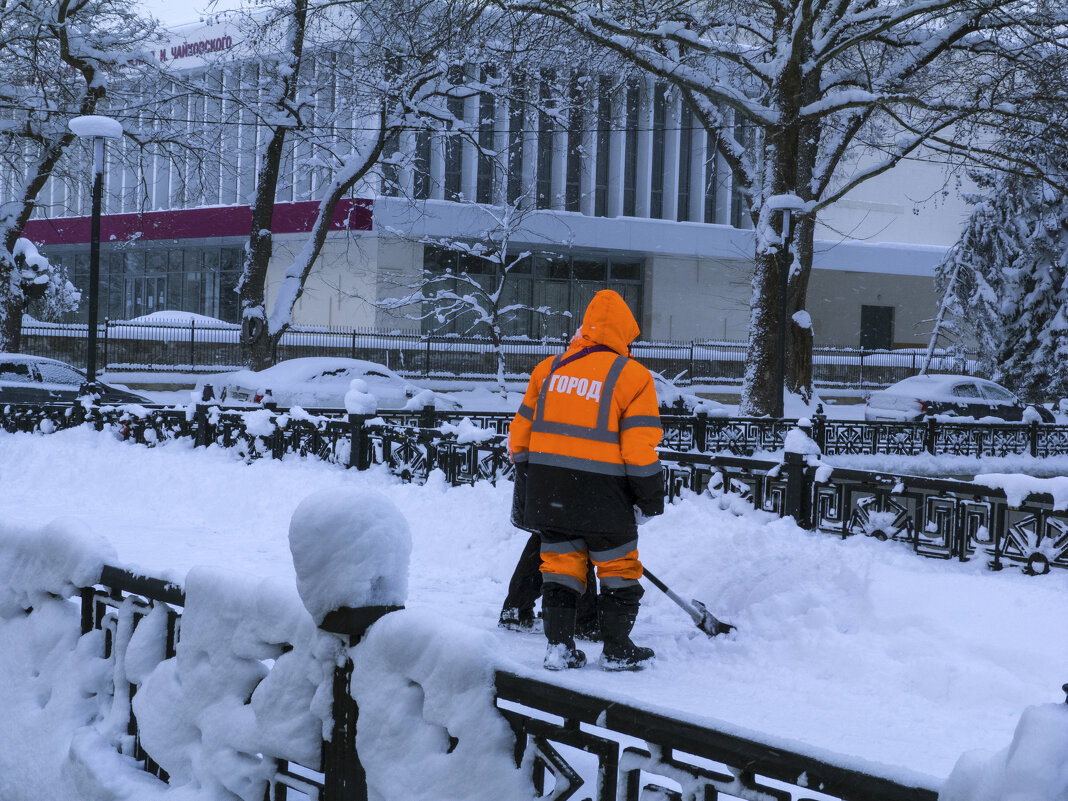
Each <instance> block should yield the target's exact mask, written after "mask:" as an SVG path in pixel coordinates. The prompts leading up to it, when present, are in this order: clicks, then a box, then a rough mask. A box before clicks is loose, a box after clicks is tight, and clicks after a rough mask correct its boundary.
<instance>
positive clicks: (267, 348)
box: [237, 0, 308, 370]
mask: <svg viewBox="0 0 1068 801" xmlns="http://www.w3.org/2000/svg"><path fill="white" fill-rule="evenodd" d="M307 19H308V0H293V23H292V28H291V29H290V35H291V37H292V38H291V40H290V51H289V53H288V54H287V55H288V61H289V64H288V66H289V69H288V70H287V71H285V73H284V78H283V79H282V86H281V89H280V91H279V94H278V95H276V96H275V99H274V101H273V104H272V105H273V108H271V112H272V113H274V114H275V115H280V116H291V115H292V111H291V109H292V108H293V107H294V105H295V104H294V99H295V98H296V94H297V79H298V77H299V75H300V64H301V57H302V53H303V49H304V33H305V28H306V25H307ZM286 122H287V123H288V120H287V121H286ZM296 122H299V120H298V121H296ZM289 127H290V126H289V125H287V124H283V125H276V126H275V127H274V130H273V131H272V132H271V138H270V141H269V142H268V143H267V148H266V150H265V152H264V155H263V160H262V161H261V163H260V169H259V172H258V173H257V175H256V196H255V199H254V200H253V202H252V227H251V230H250V231H249V237H248V244H246V245H245V264H244V268H243V269H242V271H241V280H240V281H239V282H238V286H237V291H238V295H239V297H240V299H241V360H242V362H243V363H244V364H245V365H246V366H247V367H249V369H252V370H263V369H264V368H266V367H270V366H271V365H272V364H274V360H275V355H276V352H277V345H278V342H277V338H276V337H272V336H271V333H270V332H269V331H268V326H267V297H266V295H267V268H268V266H269V265H270V263H271V255H272V253H273V251H274V240H273V238H272V235H271V226H272V225H273V220H274V204H275V195H276V193H277V190H278V173H279V169H280V168H281V164H282V154H283V152H284V146H285V140H286V131H287V130H289Z"/></svg>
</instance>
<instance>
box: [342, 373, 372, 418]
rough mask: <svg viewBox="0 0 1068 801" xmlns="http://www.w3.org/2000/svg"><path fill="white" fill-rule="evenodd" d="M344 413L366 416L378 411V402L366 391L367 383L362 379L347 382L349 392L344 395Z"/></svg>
mask: <svg viewBox="0 0 1068 801" xmlns="http://www.w3.org/2000/svg"><path fill="white" fill-rule="evenodd" d="M345 411H346V412H348V413H349V414H366V415H373V414H374V413H375V412H377V411H378V400H377V399H376V398H375V396H374V395H372V394H371V393H370V392H368V391H367V382H366V381H364V380H363V379H362V378H354V379H352V380H351V381H350V382H349V391H348V392H346V393H345Z"/></svg>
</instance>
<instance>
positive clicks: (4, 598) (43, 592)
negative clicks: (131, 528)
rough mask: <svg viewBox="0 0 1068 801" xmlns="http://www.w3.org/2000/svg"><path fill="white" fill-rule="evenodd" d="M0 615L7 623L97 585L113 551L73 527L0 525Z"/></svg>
mask: <svg viewBox="0 0 1068 801" xmlns="http://www.w3.org/2000/svg"><path fill="white" fill-rule="evenodd" d="M0 553H2V554H3V555H4V558H3V559H0V615H2V616H3V617H11V616H13V615H15V614H17V613H19V612H21V611H23V610H27V609H32V608H34V607H37V606H39V605H40V603H41V601H42V600H43V599H44V598H47V597H49V596H58V597H61V598H68V597H70V596H72V595H75V594H76V593H77V589H78V588H80V587H91V586H93V585H94V584H96V582H97V581H99V580H100V571H101V568H103V566H104V565H105V564H106V563H108V562H114V561H115V559H116V557H115V550H114V549H113V548H112V547H111V546H110V545H109V544H108V542H107V540H105V539H103V538H102V537H99V536H97V535H95V534H93V533H92V532H91V531H89V530H88V529H87V528H86V527H85V526H84V525H83V524H82V523H80V522H79V521H76V520H73V519H70V518H67V519H63V518H61V519H58V520H53V521H52V522H51V523H48V524H47V525H45V526H43V527H40V528H31V527H22V526H18V525H14V524H12V523H9V522H5V523H3V524H0Z"/></svg>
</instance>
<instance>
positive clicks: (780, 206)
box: [765, 195, 805, 420]
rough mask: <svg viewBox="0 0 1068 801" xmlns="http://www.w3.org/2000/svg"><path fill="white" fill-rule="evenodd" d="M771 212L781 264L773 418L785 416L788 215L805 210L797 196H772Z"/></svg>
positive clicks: (767, 201) (788, 276) (802, 202)
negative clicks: (778, 224)
mask: <svg viewBox="0 0 1068 801" xmlns="http://www.w3.org/2000/svg"><path fill="white" fill-rule="evenodd" d="M765 205H766V206H767V207H768V208H769V209H770V210H771V211H773V212H774V211H781V212H782V264H781V265H780V267H779V359H778V363H777V364H776V365H775V386H776V387H778V396H777V398H776V400H775V412H774V413H775V417H776V418H778V419H780V420H781V419H782V418H783V417H784V416H785V409H784V408H783V405H784V403H785V400H784V398H785V395H786V288H787V284H788V282H789V278H790V213H791V212H795V211H801V210H803V209H804V208H805V201H803V200H802V199H801V198H799V197H798V196H797V195H772V196H771V197H769V198H768V199H767V200H766V201H765Z"/></svg>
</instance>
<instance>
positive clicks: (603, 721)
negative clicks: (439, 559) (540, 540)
mask: <svg viewBox="0 0 1068 801" xmlns="http://www.w3.org/2000/svg"><path fill="white" fill-rule="evenodd" d="M496 686H497V698H498V706H499V708H500V709H501V711H502V713H503V714H504V716H505V717H506V718H507V719H508V722H509V723H510V724H511V725H512V730H513V731H514V732H515V735H516V762H517V764H518V763H521V762H522V761H523V760H524V759H526V760H527V764H532V766H533V768H534V781H535V787H536V788H537V790H538V791H539V792H540V793H541V794H542V795H548V794H549V792H551V797H552V798H554V799H567V798H573V797H581V798H591V799H593V801H615V800H616V799H626V801H637V799H639V798H660V799H670V800H671V801H682V799H683V798H686V799H695V800H696V799H719V798H725V799H726V798H737V799H743V798H744V799H751V798H761V799H769V801H771V800H774V801H795V800H796V801H808V800H809V799H811V798H812V794H813V793H816V794H818V795H819V797H820V798H839V799H851V800H852V799H856V801H936V799H937V798H938V793H937V791H936V790H935V789H933V788H929V787H919V786H908V785H905V784H901V783H898V782H895V781H893V780H891V779H888V778H884V777H880V776H874V775H871V774H866V773H862V772H860V771H857V770H851V769H849V768H846V767H842V766H839V765H835V764H833V763H830V762H828V761H826V760H824V759H819V758H815V757H812V756H808V755H805V754H802V753H799V752H794V751H790V750H788V749H785V748H781V747H769V746H768V745H767V744H765V743H761V742H757V741H755V740H752V739H747V738H744V737H739V736H737V735H734V734H727V733H725V732H722V731H718V730H716V729H714V728H710V727H707V726H701V725H698V724H695V723H689V722H686V721H682V720H678V719H675V718H672V717H669V716H666V715H661V714H656V713H653V712H649V711H647V710H644V709H640V708H638V707H636V706H633V705H630V704H625V703H621V702H619V701H614V700H609V699H606V698H600V697H597V696H594V695H587V694H585V693H579V692H576V691H574V690H568V689H564V688H561V687H558V686H556V685H553V684H550V683H548V682H543V681H537V680H535V679H529V678H524V677H521V676H516V675H514V674H512V673H505V672H498V673H497V676H496ZM537 713H541V714H540V715H539V714H537ZM546 715H550V716H553V717H558V718H560V719H561V721H560V722H555V721H553V720H547V719H546V717H545V716H546ZM620 735H622V736H623V737H622V738H621V737H620ZM623 738H634V739H636V740H638V741H639V742H641V743H642V744H643V746H644V747H640V746H636V745H625V744H624V743H622V742H621V739H623ZM554 743H555V744H556V745H555V746H554ZM559 746H566V748H567V749H571V750H574V751H582V752H585V753H587V754H591V755H593V756H594V757H596V759H597V772H596V778H595V779H594V781H593V782H592V784H594V785H595V786H594V787H593V788H588V787H587V785H588V784H590V783H591V782H589V781H588V779H587V780H584V779H583V777H582V775H581V774H580V771H579V770H578V769H576V768H575V767H574V766H572V764H570V763H569V762H568V760H567V759H566V758H565V756H564V755H563V754H562V753H561V749H560V748H559ZM698 761H704V762H705V765H699V764H696V763H697V762H698ZM708 762H711V763H713V764H712V765H711V766H709V765H708ZM549 777H551V778H552V784H551V787H550V785H549V784H548V783H547V782H546V779H547V778H549ZM657 777H659V778H657ZM658 782H663V784H660V783H658ZM668 784H671V785H675V786H681V787H682V788H684V789H685V795H684V794H683V792H680V790H678V789H672V788H671V787H669V786H667V785H668ZM580 789H583V794H582V795H581V796H576V793H577V792H578V791H579V790H580Z"/></svg>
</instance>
